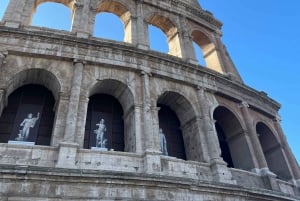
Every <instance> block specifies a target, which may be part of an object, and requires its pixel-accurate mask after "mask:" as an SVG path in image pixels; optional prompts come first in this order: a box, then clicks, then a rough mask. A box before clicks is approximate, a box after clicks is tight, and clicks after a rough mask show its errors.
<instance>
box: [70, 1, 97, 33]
mask: <svg viewBox="0 0 300 201" xmlns="http://www.w3.org/2000/svg"><path fill="white" fill-rule="evenodd" d="M73 15H74V16H73V25H72V32H74V33H76V35H77V37H80V38H88V37H89V36H90V35H93V30H92V29H91V26H90V15H91V11H90V0H85V1H84V2H76V3H75V4H74V8H73Z"/></svg>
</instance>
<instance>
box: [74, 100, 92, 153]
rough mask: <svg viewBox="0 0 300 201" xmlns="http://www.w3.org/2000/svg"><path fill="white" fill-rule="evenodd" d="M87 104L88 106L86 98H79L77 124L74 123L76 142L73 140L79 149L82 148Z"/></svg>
mask: <svg viewBox="0 0 300 201" xmlns="http://www.w3.org/2000/svg"><path fill="white" fill-rule="evenodd" d="M88 104H89V98H87V97H80V98H79V105H78V112H77V123H76V140H75V142H76V143H78V144H79V148H83V143H84V132H85V123H86V115H87V110H88Z"/></svg>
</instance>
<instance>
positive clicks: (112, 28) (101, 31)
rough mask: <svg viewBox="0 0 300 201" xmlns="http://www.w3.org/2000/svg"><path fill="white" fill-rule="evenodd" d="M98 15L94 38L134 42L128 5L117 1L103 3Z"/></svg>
mask: <svg viewBox="0 0 300 201" xmlns="http://www.w3.org/2000/svg"><path fill="white" fill-rule="evenodd" d="M97 13H98V14H97V15H96V18H95V24H94V36H96V37H103V38H108V39H113V40H118V41H124V42H127V43H131V42H132V36H131V35H132V30H131V29H132V21H131V13H130V11H129V10H128V9H127V7H126V5H123V4H121V3H119V2H116V1H102V2H101V3H100V4H99V6H98V8H97Z"/></svg>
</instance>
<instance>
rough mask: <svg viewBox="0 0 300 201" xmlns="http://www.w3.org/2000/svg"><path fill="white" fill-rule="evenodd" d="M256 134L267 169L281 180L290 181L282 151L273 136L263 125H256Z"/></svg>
mask: <svg viewBox="0 0 300 201" xmlns="http://www.w3.org/2000/svg"><path fill="white" fill-rule="evenodd" d="M256 133H257V135H258V137H259V141H260V144H261V146H262V149H263V152H264V155H265V158H266V161H267V164H268V167H269V169H270V170H271V171H272V172H273V173H275V174H276V175H277V177H278V178H280V179H283V180H290V179H291V177H292V176H291V174H290V172H289V168H288V165H287V161H286V160H285V157H284V153H283V150H282V148H281V145H280V143H279V142H278V141H277V139H276V137H275V135H274V134H273V132H272V131H271V130H270V128H269V127H267V126H266V125H265V124H264V123H261V122H259V123H258V124H257V125H256Z"/></svg>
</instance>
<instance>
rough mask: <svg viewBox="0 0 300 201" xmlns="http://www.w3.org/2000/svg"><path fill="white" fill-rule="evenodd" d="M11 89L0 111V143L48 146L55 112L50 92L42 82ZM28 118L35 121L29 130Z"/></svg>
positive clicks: (53, 100) (24, 84) (22, 84)
mask: <svg viewBox="0 0 300 201" xmlns="http://www.w3.org/2000/svg"><path fill="white" fill-rule="evenodd" d="M15 86H16V88H11V89H12V92H9V93H8V94H7V95H8V97H7V101H6V107H5V108H4V110H3V112H1V117H0V134H1V136H0V138H1V139H0V141H1V142H8V143H9V142H10V141H8V139H10V140H12V141H18V143H22V142H24V141H25V142H31V143H33V144H32V145H34V144H37V145H50V143H51V138H52V137H53V136H52V131H53V128H54V127H53V126H54V122H55V113H56V112H55V111H54V110H53V109H54V106H55V98H54V96H53V93H52V91H50V90H49V88H47V87H46V86H47V85H44V86H43V84H42V82H30V81H29V82H23V83H21V85H15ZM8 90H9V89H8ZM30 115H31V116H30ZM28 118H29V119H31V118H36V120H35V121H34V123H33V124H32V125H30V126H29V127H28ZM26 121H27V123H26ZM26 125H27V129H26Z"/></svg>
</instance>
